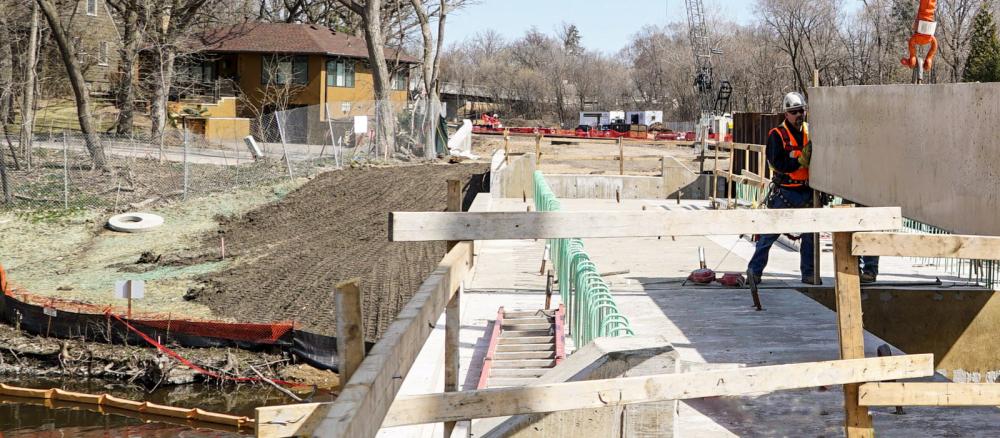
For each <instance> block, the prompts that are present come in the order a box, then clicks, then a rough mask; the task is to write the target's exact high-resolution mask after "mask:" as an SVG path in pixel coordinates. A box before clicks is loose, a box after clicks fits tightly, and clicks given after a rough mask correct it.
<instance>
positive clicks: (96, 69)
mask: <svg viewBox="0 0 1000 438" xmlns="http://www.w3.org/2000/svg"><path fill="white" fill-rule="evenodd" d="M60 15H61V17H60V18H61V19H62V22H63V25H64V26H65V27H66V32H67V33H68V34H69V36H70V38H71V39H72V41H73V45H74V47H76V56H77V59H78V60H79V61H80V67H81V69H82V70H83V78H84V80H86V82H87V87H88V89H89V91H90V93H93V94H106V93H109V92H111V90H112V87H113V85H114V81H115V80H116V79H115V78H116V77H117V75H118V60H119V56H118V49H119V47H120V43H121V35H120V34H119V33H118V27H117V26H116V24H115V19H114V17H113V16H112V15H111V9H110V7H109V6H108V5H107V3H106V1H105V0H77V1H76V2H75V4H74V5H73V7H67V8H64V9H61V10H60Z"/></svg>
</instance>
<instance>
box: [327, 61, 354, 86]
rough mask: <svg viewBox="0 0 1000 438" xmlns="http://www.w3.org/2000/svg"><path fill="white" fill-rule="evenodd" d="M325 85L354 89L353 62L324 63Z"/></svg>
mask: <svg viewBox="0 0 1000 438" xmlns="http://www.w3.org/2000/svg"><path fill="white" fill-rule="evenodd" d="M326 85H327V86H328V87H345V88H354V61H353V60H350V59H331V60H328V61H326Z"/></svg>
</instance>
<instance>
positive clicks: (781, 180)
mask: <svg viewBox="0 0 1000 438" xmlns="http://www.w3.org/2000/svg"><path fill="white" fill-rule="evenodd" d="M772 181H773V182H774V183H775V184H778V185H782V186H785V185H789V184H799V185H801V186H808V185H809V181H808V180H799V179H792V177H790V176H788V174H787V173H781V172H778V171H775V172H774V177H773V178H772Z"/></svg>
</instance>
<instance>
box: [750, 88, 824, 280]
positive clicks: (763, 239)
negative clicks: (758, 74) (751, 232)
mask: <svg viewBox="0 0 1000 438" xmlns="http://www.w3.org/2000/svg"><path fill="white" fill-rule="evenodd" d="M781 106H782V110H783V111H784V113H785V120H784V121H783V122H782V123H781V124H780V125H778V126H777V127H775V128H774V129H771V132H770V133H769V134H768V136H767V149H766V154H767V162H768V164H769V165H770V166H771V170H772V174H773V175H774V176H773V178H772V180H771V189H770V191H769V195H768V198H767V201H766V203H767V207H768V208H807V207H812V202H813V191H812V189H811V188H810V187H809V159H810V158H811V156H812V144H811V143H810V142H809V126H808V125H807V124H806V123H805V117H806V114H805V113H806V99H805V97H803V96H802V95H801V94H799V93H795V92H792V93H788V94H786V95H785V98H784V99H782V103H781ZM778 236H779V235H778V234H762V235H760V236H759V238H758V239H757V249H756V251H754V254H753V257H752V258H751V259H750V264H749V266H748V267H747V277H748V278H747V281H752V282H753V285H756V284H758V283H760V277H761V275H763V274H764V267H765V266H767V258H768V254H769V253H770V251H771V245H774V242H775V241H776V240H778ZM815 245H816V234H815V233H809V234H802V236H801V246H800V247H799V255H800V262H799V271H800V273H801V274H802V282H803V283H808V284H818V283H822V282H814V280H813V248H814V247H815Z"/></svg>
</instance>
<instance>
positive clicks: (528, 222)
mask: <svg viewBox="0 0 1000 438" xmlns="http://www.w3.org/2000/svg"><path fill="white" fill-rule="evenodd" d="M901 226H902V217H901V216H900V211H899V208H897V207H871V208H843V209H839V208H804V209H773V210H732V211H714V210H694V211H689V210H684V211H663V210H649V211H615V212H610V211H556V212H469V213H450V212H392V213H389V240H390V241H396V242H402V241H427V240H498V239H557V238H576V237H579V238H586V237H654V236H703V235H720V234H773V233H815V232H821V231H823V232H840V231H874V230H889V229H897V228H899V227H901Z"/></svg>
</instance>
